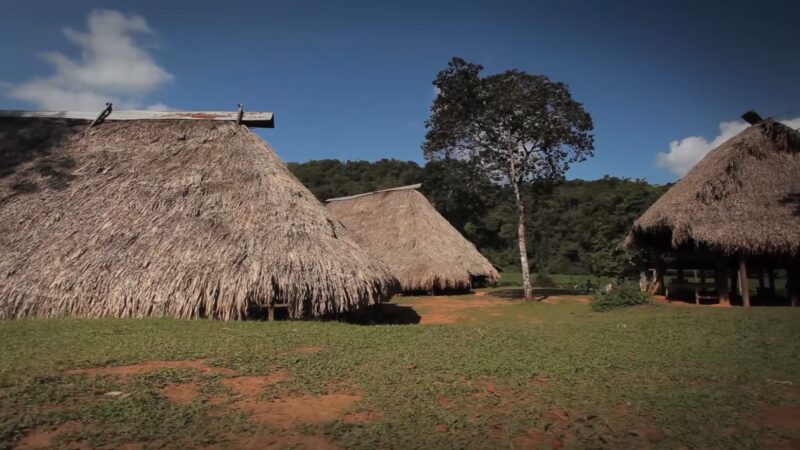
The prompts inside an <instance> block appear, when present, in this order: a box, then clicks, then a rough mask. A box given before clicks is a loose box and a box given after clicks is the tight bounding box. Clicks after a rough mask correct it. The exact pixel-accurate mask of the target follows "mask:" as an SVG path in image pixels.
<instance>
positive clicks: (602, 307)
mask: <svg viewBox="0 0 800 450" xmlns="http://www.w3.org/2000/svg"><path fill="white" fill-rule="evenodd" d="M649 303H650V295H648V294H647V293H646V292H642V291H641V290H640V289H639V285H637V284H635V283H627V284H621V285H618V286H614V289H612V290H611V292H605V291H604V290H602V289H601V290H598V291H597V292H595V294H594V296H593V297H592V311H608V310H610V309H614V308H624V307H626V306H635V305H647V304H649Z"/></svg>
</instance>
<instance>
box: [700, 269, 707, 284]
mask: <svg viewBox="0 0 800 450" xmlns="http://www.w3.org/2000/svg"><path fill="white" fill-rule="evenodd" d="M700 284H706V269H700Z"/></svg>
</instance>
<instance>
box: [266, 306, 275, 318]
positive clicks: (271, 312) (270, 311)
mask: <svg viewBox="0 0 800 450" xmlns="http://www.w3.org/2000/svg"><path fill="white" fill-rule="evenodd" d="M267 320H269V321H270V322H272V321H273V320H275V307H273V306H267Z"/></svg>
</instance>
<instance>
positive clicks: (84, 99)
mask: <svg viewBox="0 0 800 450" xmlns="http://www.w3.org/2000/svg"><path fill="white" fill-rule="evenodd" d="M63 33H64V37H65V38H66V39H67V40H68V41H69V42H71V43H73V44H75V45H77V46H78V47H80V49H81V54H80V56H79V57H77V58H70V57H68V56H66V55H64V54H62V53H59V52H48V53H43V54H41V55H40V57H41V58H42V59H43V60H44V61H46V62H47V63H48V64H50V65H51V66H52V67H53V69H54V73H53V74H52V75H50V76H47V77H41V78H34V79H32V80H30V81H27V82H23V83H20V84H16V85H12V86H10V87H9V88H8V89H7V94H8V96H9V97H12V98H15V99H18V100H23V101H27V102H30V103H32V104H34V105H36V106H37V107H38V108H41V109H52V110H66V109H72V110H89V111H93V110H99V109H102V107H103V106H104V105H105V102H107V101H112V102H114V104H115V106H117V107H119V108H135V107H140V106H141V105H142V99H143V98H144V97H145V96H147V95H148V94H150V93H152V92H153V91H155V90H156V89H158V88H159V87H161V86H163V85H164V84H165V83H167V82H170V81H172V80H173V76H172V75H171V74H170V73H169V72H167V71H166V70H164V69H163V68H161V67H160V66H159V65H158V64H156V62H155V61H154V60H153V58H152V57H151V56H150V53H149V52H148V50H147V49H146V48H145V47H144V46H142V45H141V44H140V43H139V42H137V41H136V40H135V38H136V37H139V36H153V35H154V34H155V32H154V30H153V29H152V28H150V26H149V25H148V24H147V21H145V19H144V18H142V17H141V16H138V15H125V14H122V13H120V12H119V11H113V10H95V11H92V12H91V13H90V14H89V17H88V19H87V30H86V32H80V31H76V30H73V29H72V28H65V29H64V30H63ZM153 106H155V107H157V108H161V109H164V108H165V106H164V105H163V104H161V103H156V104H155V105H153Z"/></svg>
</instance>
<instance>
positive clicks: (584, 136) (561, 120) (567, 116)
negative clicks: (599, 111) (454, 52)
mask: <svg viewBox="0 0 800 450" xmlns="http://www.w3.org/2000/svg"><path fill="white" fill-rule="evenodd" d="M481 70H483V67H482V66H481V65H479V64H473V63H469V62H467V61H464V60H463V59H461V58H453V59H452V60H451V61H450V63H449V64H448V65H447V68H445V69H444V70H442V71H440V72H439V74H438V75H437V76H436V79H435V80H434V81H433V84H434V86H436V88H437V89H438V94H437V95H436V99H435V100H434V102H433V106H432V107H431V117H430V119H428V121H426V122H425V126H426V127H427V129H428V131H427V133H426V134H425V143H424V144H423V145H422V150H423V153H424V154H425V158H427V159H428V160H430V161H436V160H441V159H444V160H449V159H456V160H460V161H465V162H469V163H471V164H473V165H474V166H475V167H477V168H479V169H480V170H481V171H483V172H484V173H485V174H486V175H487V176H488V177H490V178H492V179H493V180H495V181H496V182H498V183H502V184H506V185H508V186H510V187H511V191H512V193H513V195H514V200H515V204H516V207H517V221H516V222H517V244H518V246H519V256H520V267H521V270H522V286H523V288H524V290H525V298H526V299H528V300H530V299H532V298H533V291H532V289H531V282H530V276H529V268H530V263H529V261H528V254H529V248H528V246H527V237H526V234H527V231H526V226H525V198H524V192H523V191H524V190H523V189H522V186H523V184H524V183H530V182H542V181H544V182H552V181H555V180H559V179H561V178H562V177H563V176H564V173H566V171H567V170H568V169H569V166H570V164H572V163H574V162H576V161H583V160H584V159H586V158H587V157H589V156H591V155H592V151H593V150H594V146H593V142H594V137H593V135H592V129H593V125H592V118H591V116H590V115H589V113H587V112H586V111H585V110H584V109H583V105H582V104H580V103H578V102H577V101H575V100H574V99H573V98H572V94H571V93H570V91H569V88H568V87H567V85H566V84H564V83H561V82H557V81H552V80H550V79H549V78H548V77H546V76H544V75H535V74H530V73H527V72H523V71H520V70H507V71H505V72H502V73H499V74H495V75H488V76H484V77H481ZM534 257H536V255H535V254H534Z"/></svg>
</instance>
